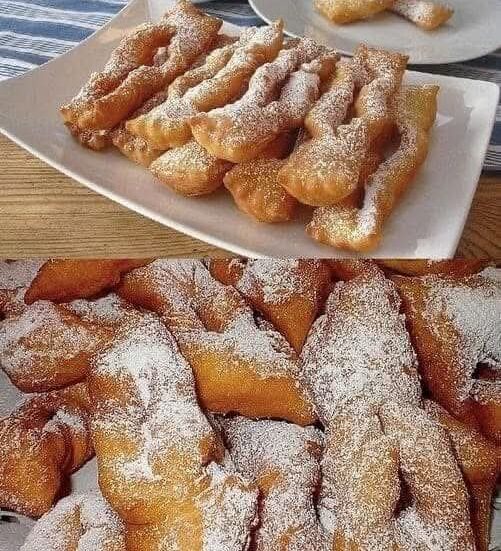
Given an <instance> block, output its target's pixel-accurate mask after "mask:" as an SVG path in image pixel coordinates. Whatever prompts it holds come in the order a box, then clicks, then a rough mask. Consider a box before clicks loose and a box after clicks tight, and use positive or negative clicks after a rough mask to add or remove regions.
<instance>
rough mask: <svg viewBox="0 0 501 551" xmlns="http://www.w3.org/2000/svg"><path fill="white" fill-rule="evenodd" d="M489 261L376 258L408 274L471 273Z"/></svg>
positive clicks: (480, 268)
mask: <svg viewBox="0 0 501 551" xmlns="http://www.w3.org/2000/svg"><path fill="white" fill-rule="evenodd" d="M489 263H490V262H489V261H488V260H480V259H466V258H465V259H461V258H457V259H455V260H398V259H395V260H393V259H391V260H387V259H385V260H378V264H380V265H381V266H382V267H383V268H387V269H389V270H392V271H393V272H396V273H398V274H402V275H409V276H422V275H431V274H445V275H450V276H454V277H455V276H465V275H472V274H476V273H478V272H480V271H482V270H483V269H484V268H487V266H488V265H489Z"/></svg>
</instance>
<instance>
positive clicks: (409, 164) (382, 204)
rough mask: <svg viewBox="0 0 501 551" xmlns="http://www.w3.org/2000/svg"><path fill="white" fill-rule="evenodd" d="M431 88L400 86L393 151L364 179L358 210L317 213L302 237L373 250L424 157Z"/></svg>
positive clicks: (347, 207) (344, 207)
mask: <svg viewBox="0 0 501 551" xmlns="http://www.w3.org/2000/svg"><path fill="white" fill-rule="evenodd" d="M437 93H438V87H437V86H406V87H403V88H402V90H401V91H400V92H399V93H398V95H397V97H396V98H395V102H394V105H395V107H394V109H395V113H396V123H397V128H398V132H399V134H400V144H399V146H398V148H397V150H396V151H395V152H394V153H393V154H392V155H391V156H390V157H389V158H388V159H387V160H385V161H384V162H383V163H381V165H379V167H378V168H377V170H376V171H375V172H374V173H373V174H372V175H371V176H370V177H369V178H368V180H367V181H366V182H365V185H364V191H365V195H364V198H363V204H362V206H361V207H360V208H359V207H358V206H357V205H352V204H343V203H339V204H337V205H331V206H328V207H320V208H318V209H316V210H315V211H314V214H313V219H312V221H311V222H310V224H309V225H308V226H307V228H306V231H307V232H308V233H309V235H311V236H312V237H313V238H314V239H316V240H317V241H320V242H322V243H326V244H329V245H332V246H334V247H339V248H341V249H348V250H354V251H370V250H373V249H375V248H376V247H377V246H378V245H379V243H380V241H381V238H382V232H383V225H384V223H385V222H386V219H387V218H388V217H389V216H390V214H391V213H392V212H393V210H394V208H395V206H396V204H397V202H398V200H399V199H400V197H401V195H402V194H403V193H404V192H405V191H406V189H407V188H408V187H409V185H410V184H411V182H412V181H413V179H414V177H415V175H416V172H417V170H418V169H419V167H420V166H421V165H422V164H423V163H424V161H425V160H426V157H427V154H428V146H429V132H430V129H431V127H432V126H433V123H434V121H435V117H436V113H437Z"/></svg>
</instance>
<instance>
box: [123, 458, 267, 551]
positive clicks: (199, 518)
mask: <svg viewBox="0 0 501 551" xmlns="http://www.w3.org/2000/svg"><path fill="white" fill-rule="evenodd" d="M229 467H230V466H229V465H227V464H226V465H225V467H224V468H223V467H221V466H219V465H217V464H216V463H211V464H210V465H208V466H207V474H208V476H209V478H210V485H209V486H208V487H207V488H205V489H204V490H203V491H202V492H201V493H200V494H199V495H198V496H197V497H195V498H194V499H193V501H192V502H190V506H189V507H183V508H180V509H178V510H176V511H174V512H173V513H172V514H171V515H170V516H169V517H168V518H167V519H166V520H165V521H164V522H162V523H160V524H157V525H132V524H129V525H128V526H127V551H158V550H159V549H162V550H163V549H175V550H176V551H211V550H216V549H217V551H247V550H248V549H249V543H250V538H251V533H252V531H253V530H254V529H255V526H256V524H257V522H258V518H257V515H258V511H257V507H258V503H257V500H258V492H257V489H256V487H255V485H254V484H250V483H249V482H247V481H246V480H244V479H243V478H242V477H241V476H240V475H239V474H238V473H237V472H236V471H235V470H234V469H233V468H229Z"/></svg>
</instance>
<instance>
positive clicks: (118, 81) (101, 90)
mask: <svg viewBox="0 0 501 551" xmlns="http://www.w3.org/2000/svg"><path fill="white" fill-rule="evenodd" d="M221 24H222V21H221V20H220V19H216V18H214V17H210V16H208V15H205V14H204V13H202V12H201V11H199V10H198V9H197V8H196V7H195V6H194V5H193V4H191V3H190V2H188V1H186V0H178V1H177V2H176V4H175V5H174V6H173V8H172V9H171V10H170V11H168V12H167V13H166V14H165V16H164V17H163V18H162V19H161V20H160V22H158V23H145V24H144V25H141V26H140V27H138V28H137V29H135V30H134V31H133V32H132V33H131V34H129V35H127V36H125V37H124V38H123V39H122V40H121V42H120V44H119V45H118V47H117V48H116V49H115V50H114V51H113V52H112V54H111V56H110V59H109V60H108V62H107V63H106V65H105V67H104V69H103V70H102V71H101V72H99V73H93V74H92V75H91V77H90V79H89V81H88V82H87V83H86V84H85V85H84V87H83V88H82V89H81V90H80V92H79V93H78V95H77V96H75V97H74V98H73V99H72V100H71V101H70V102H69V103H68V104H67V105H63V106H62V107H61V115H62V116H63V119H64V121H65V123H67V124H70V125H73V126H75V127H77V128H78V129H79V130H83V131H86V130H90V131H93V130H109V129H111V128H113V127H115V126H117V125H118V124H119V123H120V122H121V121H122V120H123V119H125V118H126V117H127V116H128V115H129V114H130V113H132V112H133V111H135V110H136V109H137V108H138V107H140V106H141V105H142V104H143V103H144V102H145V101H146V100H147V99H149V98H150V97H151V96H153V95H154V94H155V93H156V92H159V91H160V90H161V89H162V88H164V87H165V86H166V85H167V84H168V83H169V82H172V81H173V80H174V79H175V78H176V77H177V76H178V75H180V74H182V73H184V72H185V71H186V70H187V69H188V68H189V66H190V65H191V64H192V62H193V61H195V59H196V58H197V57H198V56H199V55H200V54H202V53H203V52H205V51H206V50H208V49H209V47H210V45H211V43H212V42H213V41H214V40H215V39H216V36H217V33H218V31H219V29H220V27H221ZM159 48H166V49H165V50H164V53H165V55H164V56H161V58H160V57H157V58H156V59H155V54H156V53H157V51H158V49H159Z"/></svg>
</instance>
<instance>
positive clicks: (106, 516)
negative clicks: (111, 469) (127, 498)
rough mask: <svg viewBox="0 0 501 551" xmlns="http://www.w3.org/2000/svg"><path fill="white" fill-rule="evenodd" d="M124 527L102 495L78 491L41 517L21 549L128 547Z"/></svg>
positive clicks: (112, 550) (119, 550)
mask: <svg viewBox="0 0 501 551" xmlns="http://www.w3.org/2000/svg"><path fill="white" fill-rule="evenodd" d="M124 528H125V527H124V524H123V522H122V521H121V519H120V517H119V516H118V515H117V514H116V513H115V512H114V511H113V509H112V508H111V507H110V506H109V505H108V503H107V502H106V501H105V500H104V498H103V497H102V496H101V495H99V494H76V495H74V496H69V497H65V498H63V499H61V501H59V502H58V503H57V505H56V506H55V507H54V509H52V510H51V511H49V512H47V513H45V515H43V517H41V518H40V519H39V520H38V522H37V523H36V524H35V526H34V527H33V529H32V530H31V532H30V533H29V535H28V537H27V538H26V541H25V542H24V545H23V546H22V547H21V549H20V551H41V550H42V549H43V551H75V550H78V551H84V550H85V549H88V550H89V551H90V550H92V551H125V532H124Z"/></svg>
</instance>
